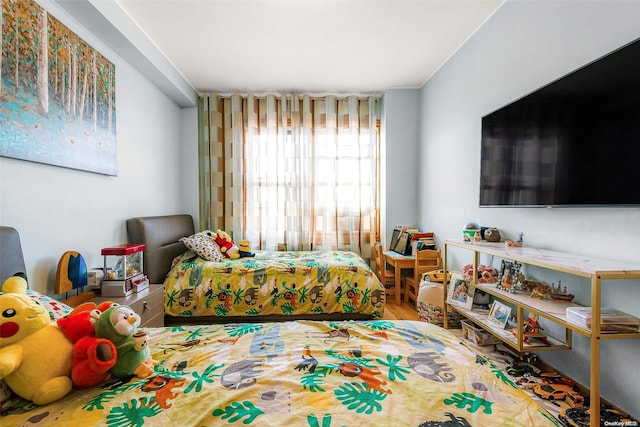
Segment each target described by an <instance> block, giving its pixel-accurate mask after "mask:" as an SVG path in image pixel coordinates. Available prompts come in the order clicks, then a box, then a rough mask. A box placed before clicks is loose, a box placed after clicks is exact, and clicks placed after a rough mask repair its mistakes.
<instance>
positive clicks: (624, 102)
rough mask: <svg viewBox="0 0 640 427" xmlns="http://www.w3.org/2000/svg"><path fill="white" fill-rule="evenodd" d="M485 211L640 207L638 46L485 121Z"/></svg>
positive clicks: (482, 167) (639, 42)
mask: <svg viewBox="0 0 640 427" xmlns="http://www.w3.org/2000/svg"><path fill="white" fill-rule="evenodd" d="M480 157H481V165H480V206H481V207H491V206H545V207H554V206H558V207H559V206H638V205H640V39H638V40H636V41H634V42H632V43H630V44H628V45H625V46H623V47H621V48H620V49H618V50H616V51H614V52H612V53H610V54H608V55H606V56H604V57H602V58H600V59H598V60H596V61H594V62H591V63H589V64H587V65H586V66H584V67H582V68H580V69H578V70H576V71H574V72H572V73H570V74H568V75H566V76H564V77H562V78H560V79H558V80H556V81H554V82H552V83H550V84H548V85H547V86H544V87H542V88H541V89H538V90H537V91H535V92H533V93H531V94H529V95H526V96H525V97H523V98H521V99H519V100H517V101H515V102H513V103H511V104H509V105H506V106H505V107H503V108H500V109H499V110H497V111H495V112H493V113H490V114H488V115H487V116H485V117H483V118H482V144H481V156H480Z"/></svg>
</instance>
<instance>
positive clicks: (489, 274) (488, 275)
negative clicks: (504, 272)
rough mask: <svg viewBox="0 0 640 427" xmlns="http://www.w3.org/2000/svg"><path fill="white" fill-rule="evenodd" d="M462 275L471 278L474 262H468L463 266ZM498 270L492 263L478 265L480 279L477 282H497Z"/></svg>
mask: <svg viewBox="0 0 640 427" xmlns="http://www.w3.org/2000/svg"><path fill="white" fill-rule="evenodd" d="M462 275H463V276H464V277H467V278H469V279H471V278H472V277H473V264H466V265H465V266H464V267H462ZM497 282H498V271H497V270H496V269H495V268H493V267H492V266H490V265H484V264H479V265H478V281H477V283H484V284H489V283H497Z"/></svg>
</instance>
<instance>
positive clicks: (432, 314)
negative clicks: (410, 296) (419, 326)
mask: <svg viewBox="0 0 640 427" xmlns="http://www.w3.org/2000/svg"><path fill="white" fill-rule="evenodd" d="M425 277H426V276H423V277H422V280H421V281H420V289H419V290H418V298H417V310H418V317H420V320H422V321H424V322H428V323H433V324H434V325H437V326H440V327H443V326H444V309H443V305H444V291H443V289H442V286H443V285H442V283H434V282H429V281H426V280H425ZM461 319H462V316H460V314H458V313H457V312H455V311H453V310H449V312H448V313H447V326H448V327H449V328H452V329H459V328H460V320H461Z"/></svg>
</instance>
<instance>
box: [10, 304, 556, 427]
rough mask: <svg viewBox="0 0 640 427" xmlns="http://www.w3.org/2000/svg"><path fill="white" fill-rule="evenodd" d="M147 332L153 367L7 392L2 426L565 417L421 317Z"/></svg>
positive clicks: (548, 420)
mask: <svg viewBox="0 0 640 427" xmlns="http://www.w3.org/2000/svg"><path fill="white" fill-rule="evenodd" d="M53 315H55V314H53ZM0 321H1V320H0ZM0 328H1V325H0ZM146 331H147V332H148V333H149V335H150V348H151V355H152V357H153V358H154V359H155V360H156V361H157V362H158V363H157V364H156V365H155V367H154V371H153V374H152V375H151V376H149V377H146V378H137V377H132V378H124V379H114V378H109V379H107V380H106V381H105V382H103V383H102V384H101V385H100V386H97V387H93V388H88V389H85V390H73V391H72V392H71V393H70V394H68V395H67V396H66V397H64V398H62V399H61V400H58V401H56V402H53V403H50V404H48V405H45V406H35V405H33V404H32V403H30V402H28V401H25V400H23V399H22V398H19V397H16V396H10V397H8V398H4V399H3V400H2V406H1V409H0V425H3V426H29V425H43V426H44V425H63V426H67V425H79V424H80V425H83V426H105V425H106V426H156V425H157V426H185V427H188V426H224V425H229V426H231V425H238V426H239V425H255V426H270V425H272V426H276V425H277V426H281V425H290V426H310V427H320V426H323V427H330V426H347V425H348V426H371V425H390V424H393V425H396V426H424V427H426V426H431V427H435V426H476V427H482V426H495V425H511V426H536V427H538V426H542V427H544V426H558V425H559V424H558V423H557V421H555V420H554V419H553V417H551V416H550V415H549V414H548V412H546V411H545V410H544V409H542V408H541V407H540V406H538V405H537V404H536V403H535V402H534V401H533V400H531V398H530V397H528V396H527V395H526V394H525V393H524V392H523V391H521V390H520V389H518V388H517V387H516V386H515V384H514V383H513V382H512V380H511V379H510V378H509V376H508V375H506V374H505V373H504V372H503V371H502V370H501V369H500V368H499V367H498V366H496V364H495V363H494V362H493V361H492V360H490V359H488V358H486V357H484V356H481V355H479V354H477V353H476V351H474V349H473V348H472V347H468V346H467V345H466V344H463V343H461V342H460V339H459V338H457V337H456V336H455V335H453V334H451V333H450V332H449V331H447V330H445V329H442V328H440V327H438V326H435V325H433V324H429V323H425V322H417V321H387V320H367V321H353V320H342V321H311V320H297V321H287V322H250V323H226V324H205V325H195V324H193V325H184V326H173V327H164V328H148V329H146ZM0 383H1V382H0Z"/></svg>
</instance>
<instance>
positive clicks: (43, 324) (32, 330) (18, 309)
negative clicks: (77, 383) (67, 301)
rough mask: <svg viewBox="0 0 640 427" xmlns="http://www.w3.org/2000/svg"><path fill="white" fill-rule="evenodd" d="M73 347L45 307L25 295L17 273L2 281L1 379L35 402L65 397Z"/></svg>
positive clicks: (0, 303) (45, 402)
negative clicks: (52, 320)
mask: <svg viewBox="0 0 640 427" xmlns="http://www.w3.org/2000/svg"><path fill="white" fill-rule="evenodd" d="M72 346H73V344H72V343H71V341H69V340H68V339H67V338H66V337H65V335H64V334H63V333H62V331H61V330H60V329H59V328H58V327H57V325H56V324H55V323H52V322H51V320H50V318H49V313H48V312H47V310H46V309H45V308H44V307H43V306H42V305H41V304H40V303H39V302H37V301H36V300H34V299H31V298H29V297H28V296H27V282H26V280H25V279H23V278H22V277H19V276H12V277H10V278H8V279H7V280H5V282H4V283H3V285H2V295H0V379H4V380H5V382H6V384H7V385H8V386H9V388H11V390H13V392H14V393H16V394H17V395H19V396H21V397H23V398H25V399H28V400H30V401H32V402H33V403H35V404H36V405H46V404H47V403H51V402H53V401H56V400H58V399H61V398H63V397H64V396H66V395H67V394H68V393H69V392H70V391H71V388H72V382H71V377H70V375H71V362H72V354H73V353H72Z"/></svg>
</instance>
